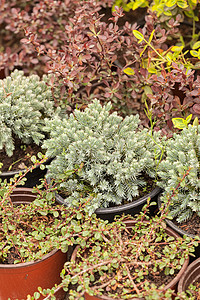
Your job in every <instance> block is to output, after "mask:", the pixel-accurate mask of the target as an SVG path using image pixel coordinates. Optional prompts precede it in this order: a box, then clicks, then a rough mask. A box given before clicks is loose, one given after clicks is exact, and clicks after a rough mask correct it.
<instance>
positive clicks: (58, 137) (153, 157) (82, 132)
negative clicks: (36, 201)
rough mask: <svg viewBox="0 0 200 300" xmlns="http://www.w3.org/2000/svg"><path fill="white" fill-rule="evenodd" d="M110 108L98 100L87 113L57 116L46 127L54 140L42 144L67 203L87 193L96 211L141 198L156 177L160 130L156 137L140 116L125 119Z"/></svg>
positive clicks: (89, 106)
mask: <svg viewBox="0 0 200 300" xmlns="http://www.w3.org/2000/svg"><path fill="white" fill-rule="evenodd" d="M110 110H111V103H107V104H106V105H105V106H103V107H102V106H101V104H100V103H99V101H97V100H95V101H94V102H93V103H91V104H89V105H88V108H86V109H85V111H80V110H75V111H74V113H73V114H71V115H70V116H69V118H65V119H60V118H59V117H55V118H54V119H53V120H50V121H47V126H46V130H47V131H49V132H50V138H49V139H48V140H45V141H44V144H43V147H44V148H45V149H46V150H47V152H46V155H47V156H48V157H55V159H54V160H53V161H52V163H51V164H50V166H49V167H48V168H49V177H51V178H53V179H56V180H57V181H59V180H60V181H61V183H60V188H62V189H63V190H65V191H66V192H67V195H68V197H67V199H66V201H67V202H68V203H72V202H73V199H76V198H77V197H79V195H80V192H81V193H83V192H86V193H87V195H89V199H90V201H89V205H90V207H91V211H93V210H95V209H96V208H98V207H107V206H108V205H109V204H110V203H114V204H116V205H118V204H121V203H122V202H123V200H128V201H131V200H132V198H133V197H135V196H138V195H139V189H142V188H143V187H145V186H146V185H147V182H146V180H145V179H146V178H145V176H149V177H151V178H154V177H155V171H156V164H157V163H158V159H159V155H160V149H159V147H158V146H157V145H156V143H155V141H157V142H159V133H155V134H154V137H153V138H152V136H151V133H150V131H149V130H148V129H140V126H139V122H140V120H139V117H138V115H136V116H133V115H131V116H127V117H126V118H124V119H123V118H122V117H120V116H119V115H117V113H116V112H114V113H110Z"/></svg>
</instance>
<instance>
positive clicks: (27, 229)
mask: <svg viewBox="0 0 200 300" xmlns="http://www.w3.org/2000/svg"><path fill="white" fill-rule="evenodd" d="M25 176H26V173H25V174H22V175H21V176H20V178H18V179H16V178H14V179H13V180H12V182H10V183H9V184H8V183H7V182H6V181H4V182H0V216H1V218H0V281H1V289H0V298H1V299H8V298H9V299H11V300H14V299H25V298H26V297H29V298H30V297H31V296H30V295H31V294H34V297H35V299H38V297H39V293H38V292H37V290H38V288H39V290H42V289H47V290H48V291H50V290H51V289H52V288H53V289H54V285H55V286H56V285H58V284H59V283H60V282H61V277H60V272H61V270H62V269H63V265H64V263H65V262H66V261H67V260H68V259H69V257H70V255H71V254H70V253H71V250H72V247H71V246H73V245H76V244H80V245H82V246H83V245H84V241H85V238H86V236H87V234H86V230H87V229H88V228H90V227H91V224H93V222H92V221H94V220H93V218H91V217H90V216H89V215H88V213H87V211H86V210H85V209H84V206H85V204H84V202H85V201H84V199H82V200H78V202H79V207H77V206H76V207H73V208H68V207H66V206H63V205H59V204H58V203H57V202H56V201H55V196H54V192H53V191H54V187H51V188H49V186H48V185H47V183H46V181H44V182H43V184H42V185H41V186H38V187H36V188H34V189H31V188H24V187H20V188H18V187H16V186H17V185H18V184H19V183H20V180H23V177H25ZM54 294H55V296H56V299H64V297H65V292H64V291H63V289H59V291H57V292H56V291H55V293H54ZM28 295H29V296H28ZM29 298H27V299H29ZM40 299H43V297H42V298H40Z"/></svg>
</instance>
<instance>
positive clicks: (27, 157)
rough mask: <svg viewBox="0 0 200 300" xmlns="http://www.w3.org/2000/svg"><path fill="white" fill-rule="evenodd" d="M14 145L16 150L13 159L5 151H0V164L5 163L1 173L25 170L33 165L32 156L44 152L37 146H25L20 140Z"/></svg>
mask: <svg viewBox="0 0 200 300" xmlns="http://www.w3.org/2000/svg"><path fill="white" fill-rule="evenodd" d="M14 144H15V150H14V152H13V155H12V156H11V157H9V156H8V155H7V154H6V152H5V150H4V149H3V150H0V162H2V163H3V167H2V168H1V172H7V171H15V170H24V169H26V168H27V167H30V166H31V165H32V164H33V163H32V161H31V156H33V155H36V154H37V153H38V152H42V149H41V147H40V146H38V145H36V144H30V145H24V144H22V143H21V142H20V141H19V140H16V141H15V142H14Z"/></svg>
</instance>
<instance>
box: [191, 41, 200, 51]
mask: <svg viewBox="0 0 200 300" xmlns="http://www.w3.org/2000/svg"><path fill="white" fill-rule="evenodd" d="M199 47H200V41H198V42H196V43H194V45H193V46H192V49H198V48H199Z"/></svg>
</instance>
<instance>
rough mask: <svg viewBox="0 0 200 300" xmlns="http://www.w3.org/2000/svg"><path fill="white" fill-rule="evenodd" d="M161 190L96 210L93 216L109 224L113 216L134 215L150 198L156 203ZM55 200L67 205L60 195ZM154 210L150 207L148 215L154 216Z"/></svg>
mask: <svg viewBox="0 0 200 300" xmlns="http://www.w3.org/2000/svg"><path fill="white" fill-rule="evenodd" d="M160 191H161V189H160V188H159V187H156V188H155V189H154V190H153V191H152V192H150V193H149V194H147V195H145V196H143V197H142V198H139V199H137V200H135V201H133V202H130V203H127V204H124V205H119V206H113V207H107V208H98V209H96V210H95V214H96V215H97V217H98V218H100V219H102V220H108V221H109V222H113V221H114V218H115V216H117V215H120V216H121V215H122V214H125V215H127V214H129V215H132V216H134V215H136V214H138V213H139V212H140V211H141V210H142V207H143V206H144V205H145V204H146V203H147V199H148V198H149V197H150V198H151V201H155V202H157V198H158V195H159V193H160ZM56 200H57V202H58V203H60V204H64V205H67V203H66V202H65V201H64V199H63V198H62V196H61V195H59V194H56ZM155 210H156V208H155V207H154V206H150V213H151V215H154V213H155Z"/></svg>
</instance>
